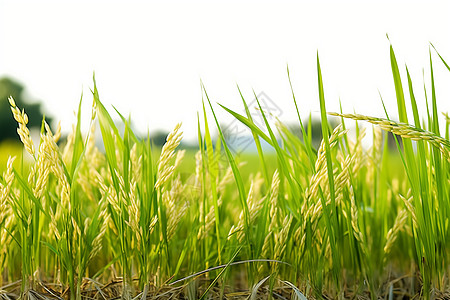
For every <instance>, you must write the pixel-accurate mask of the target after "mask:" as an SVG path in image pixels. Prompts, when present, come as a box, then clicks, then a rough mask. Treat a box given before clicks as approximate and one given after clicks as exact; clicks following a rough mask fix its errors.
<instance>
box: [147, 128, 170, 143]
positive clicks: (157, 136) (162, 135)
mask: <svg viewBox="0 0 450 300" xmlns="http://www.w3.org/2000/svg"><path fill="white" fill-rule="evenodd" d="M168 135H169V132H167V131H163V130H158V131H156V132H155V133H153V134H152V135H150V141H152V143H153V145H155V146H157V147H162V146H163V145H164V144H165V143H166V138H167V136H168Z"/></svg>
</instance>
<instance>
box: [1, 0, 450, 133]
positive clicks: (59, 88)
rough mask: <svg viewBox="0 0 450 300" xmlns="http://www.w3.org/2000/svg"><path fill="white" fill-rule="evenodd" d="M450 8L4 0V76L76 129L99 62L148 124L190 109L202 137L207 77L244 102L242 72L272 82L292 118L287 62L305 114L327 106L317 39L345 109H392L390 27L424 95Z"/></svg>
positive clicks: (100, 75) (190, 125)
mask: <svg viewBox="0 0 450 300" xmlns="http://www.w3.org/2000/svg"><path fill="white" fill-rule="evenodd" d="M449 12H450V1H418V2H416V1H373V2H369V1H297V2H294V1H292V2H291V1H273V2H269V1H226V2H225V1H224V2H218V1H158V2H151V1H72V2H69V1H17V0H15V1H5V0H0V76H3V75H8V76H12V77H13V78H15V79H17V80H19V81H21V82H22V83H23V84H24V85H25V86H26V87H27V91H28V93H29V94H30V95H32V96H33V97H34V98H35V99H42V100H44V101H45V107H46V109H47V110H48V111H49V112H50V113H51V114H52V115H53V116H54V117H55V119H56V120H61V121H62V126H63V130H65V131H68V130H70V128H71V123H72V122H73V121H74V117H73V111H74V110H75V109H76V108H77V104H78V101H79V99H80V95H81V93H82V92H83V94H84V98H83V99H84V103H85V104H86V105H85V106H84V107H85V109H84V111H83V113H84V115H85V117H86V118H85V120H88V118H89V113H90V110H89V106H90V104H91V103H92V96H91V93H90V90H89V89H90V88H92V87H93V83H92V74H93V72H94V71H95V74H96V79H97V84H98V89H99V92H100V97H101V100H102V101H103V102H104V104H105V105H106V107H107V108H111V105H114V106H115V107H117V108H118V110H119V111H121V112H122V113H123V114H126V115H127V114H131V117H132V120H133V121H134V122H135V125H136V126H137V127H138V129H139V130H141V131H143V132H145V131H146V129H147V128H150V130H151V131H152V130H155V129H156V128H164V129H167V130H170V129H171V128H173V127H174V126H175V124H176V123H177V122H180V121H182V122H183V124H184V126H183V130H184V132H185V135H186V136H187V137H188V138H191V139H193V138H195V136H196V123H197V120H196V118H197V115H196V114H197V111H199V110H200V109H201V99H202V93H201V89H200V80H202V81H203V83H204V84H205V86H206V89H207V92H208V94H209V96H210V98H211V100H212V101H213V102H220V103H222V104H225V105H226V106H228V107H230V108H232V109H235V110H237V111H242V105H241V102H240V101H241V100H240V96H239V93H238V90H237V88H236V84H238V85H239V86H240V88H241V90H242V92H243V94H244V97H245V98H247V100H248V101H251V100H252V99H253V93H252V89H254V90H255V92H256V93H257V94H259V93H260V92H264V93H265V95H266V96H267V97H268V98H270V99H271V100H272V101H273V102H275V103H276V105H277V106H278V107H279V108H280V118H281V119H282V120H283V121H285V122H291V121H294V120H295V113H294V105H293V102H292V97H291V95H290V89H289V83H288V78H287V72H286V65H287V64H288V65H289V68H290V72H291V79H292V81H293V86H294V90H295V93H296V97H297V100H298V101H299V105H300V109H301V112H302V115H304V116H306V115H308V114H309V112H311V111H312V112H316V111H318V110H319V104H318V92H317V70H316V54H317V51H318V52H319V56H320V62H321V66H322V73H323V78H324V84H325V97H326V101H327V102H326V103H327V109H328V110H330V111H337V110H338V108H339V99H341V101H342V104H343V107H344V111H345V112H353V111H356V112H358V113H362V114H367V115H372V116H381V117H382V116H383V110H382V106H381V103H380V97H379V93H378V91H379V92H380V93H381V95H382V96H383V99H384V100H385V101H386V103H387V104H388V109H389V111H390V112H391V113H392V114H395V112H396V110H395V109H396V106H395V92H394V86H393V83H392V74H391V70H390V61H389V41H388V39H387V38H386V34H389V37H390V41H391V42H392V44H393V46H394V50H395V52H396V55H397V60H398V62H399V66H400V68H401V69H402V71H403V70H404V65H405V64H407V65H408V68H409V70H410V72H411V74H412V78H413V81H414V87H415V89H416V94H417V95H416V96H417V98H418V100H419V102H420V103H421V105H423V99H424V96H423V84H424V83H423V77H422V71H423V70H424V71H425V73H424V74H425V83H426V85H427V86H429V82H430V80H429V52H428V51H429V42H432V43H433V44H434V45H435V46H436V48H437V49H438V50H439V51H440V53H441V55H442V56H443V57H444V58H447V60H448V61H450V18H449V16H448V13H449ZM432 56H433V59H434V67H435V77H436V85H437V96H438V98H437V99H438V108H439V110H440V111H449V110H450V84H449V83H450V72H448V71H446V70H445V69H444V67H443V65H442V63H441V62H440V61H439V60H438V59H437V56H436V55H435V53H434V52H432ZM402 74H404V72H403V73H402ZM216 107H217V106H216ZM423 108H424V106H422V109H423ZM111 110H112V109H111ZM217 110H218V111H220V109H219V107H217ZM219 116H220V118H221V120H222V121H223V123H227V122H231V120H230V119H228V117H227V116H226V114H224V113H222V112H221V113H220V114H219ZM86 123H87V121H86Z"/></svg>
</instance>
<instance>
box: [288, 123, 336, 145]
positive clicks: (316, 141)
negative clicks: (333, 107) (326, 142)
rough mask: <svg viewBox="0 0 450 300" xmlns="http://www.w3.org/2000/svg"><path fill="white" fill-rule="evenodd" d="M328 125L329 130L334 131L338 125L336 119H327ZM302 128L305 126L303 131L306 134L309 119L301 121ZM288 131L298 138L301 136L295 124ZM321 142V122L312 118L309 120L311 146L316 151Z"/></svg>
mask: <svg viewBox="0 0 450 300" xmlns="http://www.w3.org/2000/svg"><path fill="white" fill-rule="evenodd" d="M328 124H330V126H331V129H334V128H336V126H337V125H338V122H337V121H336V119H328ZM303 126H305V131H306V132H308V127H309V119H308V120H304V121H303ZM289 129H290V130H291V131H292V132H293V133H294V134H295V135H297V136H298V137H302V136H303V134H302V130H301V128H300V125H298V124H297V123H296V124H293V125H290V126H289ZM321 141H322V121H321V120H320V119H316V118H313V119H311V143H312V146H313V147H314V148H316V149H317V148H318V147H319V145H320V142H321Z"/></svg>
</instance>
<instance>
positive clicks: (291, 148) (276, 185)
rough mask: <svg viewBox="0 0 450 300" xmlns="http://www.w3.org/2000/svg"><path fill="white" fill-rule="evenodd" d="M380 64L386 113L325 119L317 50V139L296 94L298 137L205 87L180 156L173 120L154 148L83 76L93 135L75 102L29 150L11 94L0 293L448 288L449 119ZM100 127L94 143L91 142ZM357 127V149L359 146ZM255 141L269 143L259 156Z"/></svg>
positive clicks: (422, 292)
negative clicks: (386, 88) (189, 141)
mask: <svg viewBox="0 0 450 300" xmlns="http://www.w3.org/2000/svg"><path fill="white" fill-rule="evenodd" d="M436 53H437V52H436ZM437 58H438V59H437V62H439V63H443V64H444V66H446V67H447V68H449V67H448V65H447V64H446V62H445V60H444V59H443V58H442V57H440V56H439V55H438V56H437ZM390 59H391V61H390V63H391V69H392V77H393V82H394V85H395V90H396V100H397V108H398V111H396V112H386V115H385V116H382V117H374V116H362V115H358V114H347V113H344V112H327V110H326V100H325V92H324V91H325V90H326V84H325V85H324V83H323V82H322V73H321V66H320V62H319V57H317V79H318V91H319V99H318V101H319V103H320V114H321V129H322V136H323V137H324V138H323V139H322V141H321V143H320V145H319V146H318V147H314V146H313V145H312V142H311V141H312V133H311V131H310V130H308V128H310V126H308V124H307V123H308V122H305V124H304V123H303V121H302V119H301V118H300V112H299V110H298V105H297V101H296V99H295V94H294V92H293V100H292V105H293V107H294V108H295V109H296V110H297V113H298V116H299V118H298V123H299V126H300V128H301V131H302V134H301V136H299V135H296V134H294V133H293V132H292V131H290V130H289V129H288V127H287V126H285V125H283V123H282V122H281V121H279V122H277V124H276V125H275V126H271V125H269V122H268V121H267V116H266V114H265V112H264V109H263V108H262V107H261V106H259V110H260V112H261V114H262V116H263V119H264V121H265V128H259V127H258V126H256V125H255V123H254V121H253V120H252V117H251V113H250V110H251V109H254V108H253V107H248V106H247V102H246V101H245V99H244V96H242V100H243V101H242V105H243V107H244V109H245V114H238V113H237V112H236V111H234V110H231V109H230V108H227V107H225V106H215V105H213V102H214V101H213V99H210V98H209V97H208V93H207V88H205V87H203V102H202V104H203V106H200V113H199V115H198V128H197V130H198V150H197V151H194V152H192V151H184V150H180V149H179V145H180V142H181V140H182V130H183V127H182V125H181V124H177V125H176V126H174V129H173V130H172V132H171V133H170V134H169V135H168V136H167V139H166V143H165V144H164V146H163V147H162V149H155V147H154V146H153V144H152V142H151V139H147V138H144V139H142V138H139V137H137V136H136V135H135V133H134V132H133V131H132V130H131V128H130V121H129V120H128V119H127V118H125V117H123V116H122V115H120V113H118V112H114V115H117V116H118V117H119V118H120V119H121V122H122V123H123V125H124V130H123V132H121V131H119V130H118V128H117V126H116V124H115V122H113V118H112V115H113V112H112V111H110V110H109V109H107V108H106V107H105V106H104V105H103V104H102V102H101V97H100V93H99V91H98V90H97V86H96V83H95V78H94V84H93V89H92V91H93V92H92V97H93V105H92V112H91V115H92V118H91V124H90V128H91V129H90V131H89V132H88V133H82V132H81V129H80V128H81V124H80V120H81V113H82V112H81V103H80V108H79V110H78V115H77V120H78V121H77V123H76V124H75V125H74V127H73V131H72V132H71V134H70V135H69V136H68V137H67V139H66V141H64V142H62V143H60V142H59V139H60V132H61V131H60V130H61V129H60V128H56V129H52V128H50V126H49V125H48V124H46V123H45V121H44V122H43V126H42V130H41V134H40V141H39V143H38V147H36V146H35V144H34V141H32V140H31V137H30V134H29V131H28V129H27V123H28V116H27V115H26V112H25V111H23V110H22V109H21V108H20V107H17V106H16V104H15V102H14V99H12V98H10V106H11V110H12V115H13V116H12V117H14V119H15V120H16V121H17V122H18V134H19V136H20V138H21V141H22V143H23V147H24V149H25V151H26V153H27V155H28V156H29V157H30V159H29V160H27V161H25V160H24V159H22V158H21V157H17V158H13V157H11V158H9V159H7V161H6V163H5V165H4V166H2V168H3V170H4V172H3V175H2V177H1V181H0V183H1V185H0V192H1V193H0V230H1V235H0V238H1V239H0V274H1V276H0V282H1V285H2V286H4V287H3V289H2V290H1V291H0V293H1V295H2V297H3V298H4V299H8V297H9V298H16V297H22V298H26V299H35V298H37V299H61V298H64V299H88V298H94V299H114V298H118V297H120V298H123V299H170V298H172V299H178V298H182V299H210V298H213V297H223V298H226V299H240V298H242V299H247V298H250V299H260V298H269V297H273V298H274V299H283V297H284V298H288V299H305V298H307V299H320V298H331V299H347V298H349V299H353V298H356V297H359V298H363V299H377V298H383V299H384V298H386V299H387V298H389V299H394V298H402V299H410V298H413V297H416V298H425V299H430V298H440V297H442V298H444V297H448V296H449V295H448V290H449V282H448V278H449V275H450V274H449V266H450V265H449V260H448V257H450V256H449V255H450V250H449V249H450V248H449V245H450V234H449V230H448V226H449V221H448V220H449V216H450V193H449V179H450V172H449V171H450V168H449V158H450V142H449V124H450V122H449V118H448V116H447V115H445V122H444V124H440V122H439V120H440V119H441V116H440V112H439V111H438V107H437V103H438V100H437V96H436V93H435V89H434V81H433V80H434V79H433V77H431V87H432V88H431V90H430V91H426V92H427V95H428V98H427V103H428V107H427V109H426V110H423V109H422V108H418V106H417V102H416V97H418V94H419V93H418V92H417V91H415V90H414V89H413V83H412V82H411V79H410V77H409V73H407V76H406V78H402V77H401V76H400V70H399V67H398V65H397V60H396V57H395V54H394V50H393V48H392V47H391V48H390ZM430 68H431V75H432V74H433V72H432V70H433V69H432V68H433V65H430ZM401 71H402V72H403V70H401ZM449 71H450V69H449ZM404 85H405V86H407V87H408V88H407V89H404ZM239 93H240V91H239ZM327 101H331V100H327ZM258 105H259V103H258ZM257 108H258V107H257ZM219 109H225V110H226V111H227V112H229V113H230V114H231V115H233V116H234V118H236V119H237V120H238V121H239V122H241V123H242V124H243V125H245V126H246V127H248V128H249V129H250V130H251V132H252V134H253V138H254V143H255V146H256V149H257V152H256V153H255V154H253V155H252V157H251V158H249V157H248V156H247V157H246V156H245V155H243V156H236V155H234V154H233V153H232V151H231V150H230V149H229V147H228V146H227V142H226V139H225V136H224V134H223V131H222V128H221V126H220V122H219V121H220V120H218V119H217V118H216V115H215V111H216V110H219ZM355 110H356V111H357V108H356V109H355ZM407 111H411V112H412V114H411V113H410V114H409V115H408V113H407ZM424 111H425V113H423V112H424ZM394 115H395V117H394ZM331 117H334V118H336V119H337V120H339V125H338V126H336V127H332V126H330V124H329V122H328V120H329V118H331ZM394 120H398V121H394ZM97 122H98V124H99V128H100V131H101V137H102V144H103V145H104V149H105V150H104V151H101V150H99V149H98V148H97V146H96V141H95V138H94V137H95V128H96V126H95V124H96V123H97ZM362 124H364V125H365V126H362ZM368 125H370V126H371V127H370V126H368ZM366 128H369V129H371V130H367V129H366ZM443 129H444V131H442V130H443ZM366 131H367V132H369V131H370V132H369V133H366ZM441 131H442V133H441ZM216 132H217V137H216V136H215V133H216ZM387 133H391V134H393V135H394V137H395V141H396V145H397V146H396V147H394V149H391V148H390V147H388V143H387V136H388V135H387ZM367 134H370V135H372V141H373V142H372V143H371V145H370V147H365V146H363V140H364V138H365V137H366V135H367ZM351 136H355V138H353V137H351ZM262 141H264V142H265V143H267V144H269V145H270V146H271V147H272V150H273V151H272V152H270V153H265V152H264V151H263V150H262V147H261V142H262ZM8 151H9V150H8ZM3 155H4V153H2V156H3ZM19 156H20V154H19ZM248 161H250V164H249V163H248ZM246 162H247V163H246ZM239 297H240V298H239Z"/></svg>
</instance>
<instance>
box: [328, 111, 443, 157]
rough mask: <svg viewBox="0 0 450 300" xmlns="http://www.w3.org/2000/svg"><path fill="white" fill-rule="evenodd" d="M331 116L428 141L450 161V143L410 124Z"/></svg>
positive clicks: (347, 116)
mask: <svg viewBox="0 0 450 300" xmlns="http://www.w3.org/2000/svg"><path fill="white" fill-rule="evenodd" d="M329 114H330V115H332V116H339V117H343V118H348V119H353V120H358V121H367V122H369V123H372V124H375V125H378V126H379V127H380V128H381V129H383V130H385V131H390V132H392V133H394V134H396V135H399V136H401V137H403V138H407V139H411V140H414V141H428V142H429V143H430V144H432V145H433V146H435V147H436V148H438V149H439V150H440V152H441V153H442V155H443V156H444V157H445V158H446V159H447V160H450V141H448V140H447V139H445V138H443V137H441V136H438V135H436V134H434V133H432V132H429V131H426V130H423V129H420V128H416V127H413V126H411V125H409V124H405V123H400V122H394V121H390V120H387V119H382V118H374V117H368V116H364V115H359V114H338V113H329Z"/></svg>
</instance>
